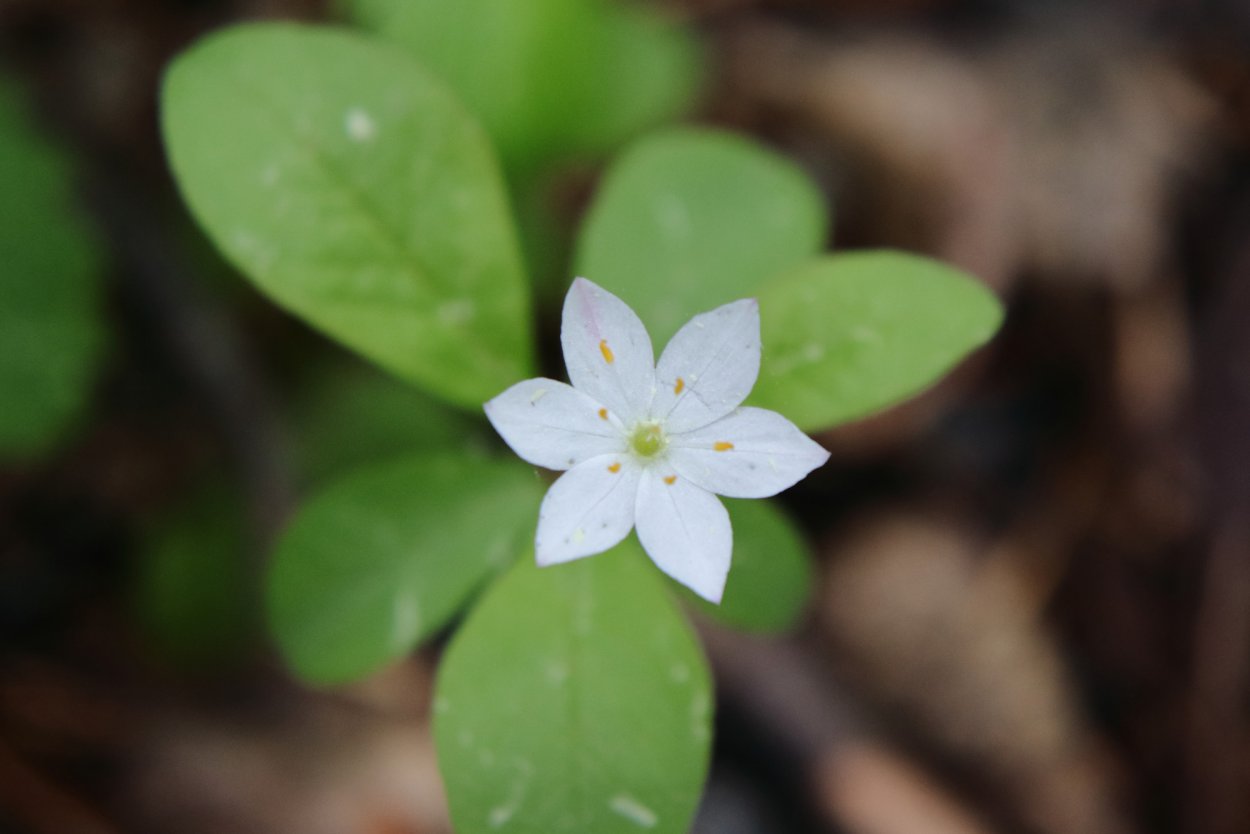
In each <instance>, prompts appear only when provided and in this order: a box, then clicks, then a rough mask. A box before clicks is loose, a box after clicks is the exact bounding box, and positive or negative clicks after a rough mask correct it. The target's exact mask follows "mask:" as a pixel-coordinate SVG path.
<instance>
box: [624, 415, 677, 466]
mask: <svg viewBox="0 0 1250 834" xmlns="http://www.w3.org/2000/svg"><path fill="white" fill-rule="evenodd" d="M629 445H630V446H632V447H633V449H634V452H635V453H636V454H638V455H640V456H642V457H644V458H650V457H655V456H656V455H658V454H659V453H660V452H662V451H664V447H665V446H667V445H668V439H667V438H665V437H664V429H662V428H660V424H659V423H639V424H638V425H637V426H635V427H634V433H633V435H632V436H631V437H630V438H629Z"/></svg>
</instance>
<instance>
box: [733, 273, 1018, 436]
mask: <svg viewBox="0 0 1250 834" xmlns="http://www.w3.org/2000/svg"><path fill="white" fill-rule="evenodd" d="M759 301H760V316H761V329H762V338H763V345H764V349H763V358H762V364H761V367H760V378H759V382H758V383H757V384H756V386H755V391H754V392H753V393H752V394H751V396H750V398H749V399H748V403H750V404H752V405H758V406H762V407H764V408H771V409H775V410H777V411H780V412H781V413H782V414H784V415H786V416H787V417H789V418H790V419H791V420H793V421H794V422H795V423H797V424H798V425H799V426H800V427H802V428H803V429H805V430H807V431H814V430H817V429H823V428H828V427H830V426H834V425H837V424H839V423H844V422H847V421H848V420H854V419H856V418H859V417H863V416H865V415H868V414H871V413H873V412H874V411H877V410H879V409H882V408H885V407H886V406H889V405H892V404H894V403H896V402H898V401H900V400H903V399H906V398H907V397H909V396H911V395H913V394H916V393H918V392H919V391H921V390H922V389H924V388H925V387H927V386H929V385H931V384H932V383H934V382H936V381H937V380H938V378H940V377H941V376H942V375H943V374H945V373H946V372H947V371H949V370H950V369H951V368H952V367H953V366H954V365H955V364H956V363H958V362H959V361H960V360H961V359H963V358H964V357H965V356H967V355H968V353H970V352H971V351H972V350H974V349H976V348H977V347H979V346H980V345H982V344H984V343H985V342H986V341H987V340H989V338H990V337H991V336H993V335H994V332H995V331H996V330H997V329H998V326H999V324H1000V323H1001V321H1002V315H1003V313H1002V306H1001V305H1000V304H999V302H998V300H997V299H996V298H995V297H994V294H993V293H991V292H990V291H989V290H988V289H986V287H985V286H984V285H983V284H981V283H980V282H978V281H977V280H975V279H973V278H971V277H969V276H968V275H966V274H964V273H963V272H960V271H959V270H957V269H955V268H954V267H951V266H947V265H946V264H943V263H941V262H939V261H935V260H932V259H930V258H924V257H920V256H918V255H911V254H907V253H904V252H893V251H885V250H883V251H872V252H856V253H852V254H845V255H834V256H831V257H825V258H820V259H817V260H813V261H810V262H808V263H806V264H803V265H802V266H800V267H798V268H797V269H793V270H791V271H789V272H787V273H786V274H785V275H782V276H779V277H778V278H777V279H776V280H774V281H771V282H769V283H768V284H767V285H766V286H765V287H764V288H763V289H762V291H761V292H760V294H759Z"/></svg>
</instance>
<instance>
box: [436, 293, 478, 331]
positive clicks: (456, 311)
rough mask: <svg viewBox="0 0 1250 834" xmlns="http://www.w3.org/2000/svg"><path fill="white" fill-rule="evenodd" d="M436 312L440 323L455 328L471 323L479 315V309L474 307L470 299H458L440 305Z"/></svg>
mask: <svg viewBox="0 0 1250 834" xmlns="http://www.w3.org/2000/svg"><path fill="white" fill-rule="evenodd" d="M435 312H436V314H437V315H438V320H439V321H441V322H442V323H443V324H445V325H447V326H449V327H454V326H456V325H460V324H464V323H465V322H467V321H470V320H471V319H472V318H473V317H474V316H475V315H477V308H476V307H474V306H473V302H472V301H470V300H469V299H467V298H457V299H455V300H453V301H445V302H443V303H442V304H440V305H438V309H437V310H436V311H435Z"/></svg>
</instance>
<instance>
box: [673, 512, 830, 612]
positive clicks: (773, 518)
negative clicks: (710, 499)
mask: <svg viewBox="0 0 1250 834" xmlns="http://www.w3.org/2000/svg"><path fill="white" fill-rule="evenodd" d="M721 500H722V501H724V503H725V507H726V508H727V509H728V510H729V517H730V520H731V522H732V523H733V531H734V552H733V564H732V566H731V567H730V570H729V580H728V581H727V582H726V583H725V596H724V598H723V599H722V600H721V602H720V605H713V604H712V603H710V602H707V601H706V600H704V599H702V598H700V597H699V596H697V595H696V594H694V593H692V592H691V591H690V590H689V589H687V588H685V587H684V586H682V585H679V584H678V583H676V582H673V581H671V580H670V581H669V584H670V586H671V587H673V588H675V589H677V590H678V592H679V593H680V594H681V596H682V598H683V599H685V600H686V601H687V602H688V603H689V604H691V605H693V606H694V607H695V608H697V609H698V610H699V611H702V612H703V613H704V614H706V615H707V616H709V617H711V618H712V619H714V620H719V621H720V622H722V623H724V624H726V625H729V626H732V627H734V628H739V629H742V630H744V631H756V632H765V633H771V632H777V631H785V630H786V629H788V628H790V627H791V626H793V625H794V624H795V622H796V621H797V620H798V618H799V615H800V614H802V613H803V606H804V605H805V604H806V603H807V597H808V594H809V593H810V592H811V583H812V566H811V556H810V555H809V553H808V549H807V543H806V542H805V541H804V540H803V535H802V533H800V532H799V531H798V530H797V529H796V528H795V526H794V523H793V522H792V521H790V519H789V518H787V517H786V515H785V513H783V512H781V510H779V509H777V507H776V505H775V504H773V503H772V502H771V501H741V500H733V499H728V498H722V499H721Z"/></svg>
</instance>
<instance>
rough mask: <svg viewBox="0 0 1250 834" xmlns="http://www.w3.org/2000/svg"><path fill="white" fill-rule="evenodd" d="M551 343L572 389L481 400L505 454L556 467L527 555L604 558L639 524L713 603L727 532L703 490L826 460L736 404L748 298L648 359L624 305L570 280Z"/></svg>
mask: <svg viewBox="0 0 1250 834" xmlns="http://www.w3.org/2000/svg"><path fill="white" fill-rule="evenodd" d="M560 341H561V344H562V345H563V348H564V362H565V365H567V366H568V372H569V381H570V382H572V385H566V384H564V383H563V382H556V381H555V380H552V379H529V380H526V381H525V382H519V383H517V384H516V385H513V386H512V387H511V388H509V389H508V390H507V391H504V392H503V393H502V394H500V395H499V396H497V397H495V398H494V399H493V400H491V401H490V402H488V403H486V416H487V417H488V418H489V419H490V421H491V424H492V425H493V426H494V427H495V430H496V431H498V432H499V434H500V436H502V437H503V439H504V440H505V441H506V442H507V444H508V445H509V446H511V447H512V449H513V451H515V452H516V453H517V454H518V455H520V456H521V457H522V458H524V459H525V460H526V461H528V462H530V463H532V464H534V465H535V466H542V467H545V468H547V469H556V470H567V471H566V472H565V473H564V474H563V475H562V476H560V478H559V479H558V480H557V481H556V482H555V483H554V484H552V485H551V488H550V489H549V490H548V491H547V495H546V497H545V498H544V499H543V503H542V508H541V509H540V510H539V513H538V533H537V536H536V537H535V542H534V544H535V550H536V554H537V558H538V564H539V565H544V566H545V565H554V564H558V563H560V562H567V561H570V560H573V559H578V558H581V557H583V556H591V555H593V554H595V553H602V552H603V551H605V550H607V549H608V548H610V547H612V546H614V545H616V544H617V543H618V542H620V541H621V540H622V539H624V538H625V537H626V536H627V535H629V531H630V530H631V529H633V528H634V527H637V528H638V540H639V541H640V542H641V543H642V546H643V548H644V549H645V550H646V551H647V553H648V554H649V555H650V556H651V558H652V560H653V561H654V562H655V563H656V565H658V566H659V567H660V569H661V570H663V571H664V572H665V573H667V574H668V575H669V576H671V577H673V578H674V579H676V580H677V581H678V582H680V583H682V584H683V585H686V586H687V587H689V588H690V589H691V590H693V591H694V592H695V593H697V594H699V595H700V596H702V597H704V598H706V599H708V600H710V601H712V602H720V598H721V594H722V592H723V591H724V588H725V578H726V576H728V574H729V562H730V556H731V554H732V552H733V531H732V530H731V528H730V526H729V515H728V513H726V512H725V508H724V506H723V505H722V504H721V502H720V501H719V500H718V499H717V498H716V495H714V494H713V493H716V494H719V495H725V496H729V497H731V498H766V497H768V496H770V495H776V494H777V493H779V492H781V491H782V490H784V489H787V488H789V487H791V486H793V485H794V484H795V483H797V482H798V481H799V480H801V479H802V478H803V477H804V476H806V475H807V474H808V473H809V472H811V471H812V470H813V469H815V468H816V467H818V466H820V465H821V464H823V463H824V462H825V461H826V460H828V459H829V453H828V452H826V451H825V450H824V449H822V448H821V447H820V446H819V445H818V444H816V443H815V442H814V441H812V440H811V439H810V438H809V437H808V436H807V435H805V434H803V432H801V431H799V429H798V427H796V426H795V425H794V424H793V423H791V422H790V421H789V420H787V419H785V418H784V417H782V416H781V415H780V414H777V413H776V412H773V411H766V410H764V409H762V408H750V407H743V406H742V401H743V400H745V399H746V397H747V394H749V393H750V392H751V388H752V387H753V386H754V385H755V379H756V377H757V376H758V374H759V369H760V316H759V305H758V304H757V303H756V302H755V300H754V299H743V300H741V301H734V302H732V303H730V304H726V305H725V306H723V307H718V308H716V309H715V310H712V311H711V312H707V313H701V314H700V315H697V316H695V317H694V318H693V319H691V320H690V321H689V322H688V323H687V324H686V325H685V326H684V327H683V328H682V329H681V330H679V331H678V332H677V335H676V336H674V337H673V339H672V341H670V342H669V343H668V347H666V348H665V349H664V353H663V354H662V355H661V356H660V361H659V364H658V365H657V364H655V361H654V354H653V352H652V349H651V337H650V336H648V335H647V331H646V328H644V327H643V325H642V322H641V321H639V320H638V316H636V315H635V314H634V311H633V310H631V309H630V308H629V306H628V305H626V304H625V302H623V301H621V300H620V299H619V298H617V297H616V296H614V295H612V293H610V292H608V291H607V290H605V289H603V288H602V287H599V286H596V285H595V284H592V283H591V282H590V281H587V280H586V279H585V278H578V279H577V280H575V281H574V282H573V286H572V287H570V288H569V294H568V296H567V297H566V298H565V300H564V319H563V322H562V326H561V330H560Z"/></svg>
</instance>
